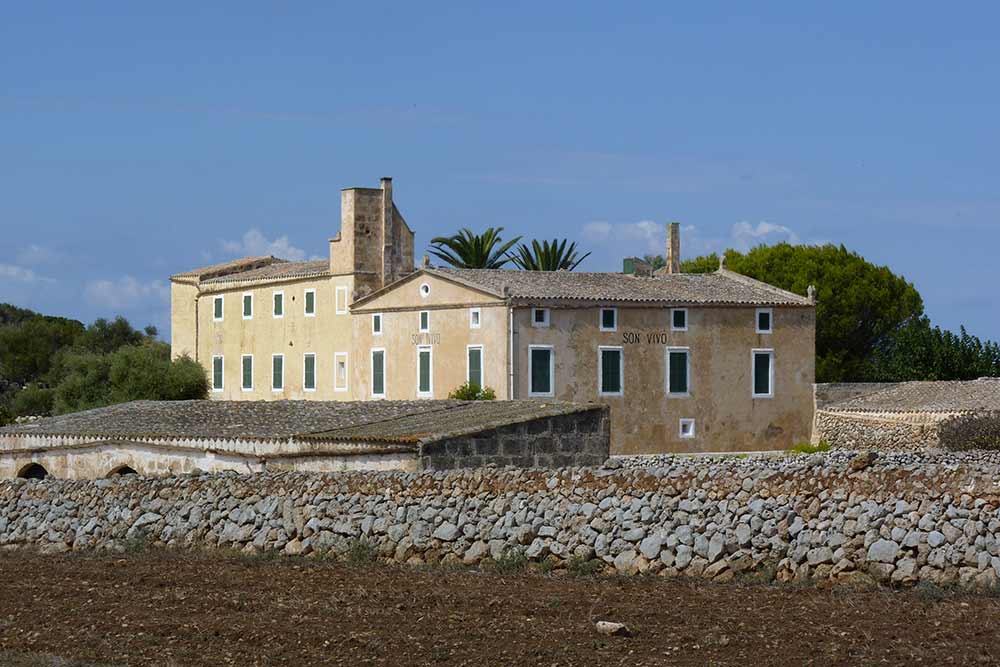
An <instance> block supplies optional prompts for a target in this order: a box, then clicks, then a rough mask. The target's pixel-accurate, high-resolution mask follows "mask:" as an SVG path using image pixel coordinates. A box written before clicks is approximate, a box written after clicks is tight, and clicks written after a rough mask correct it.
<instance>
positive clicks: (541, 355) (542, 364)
mask: <svg viewBox="0 0 1000 667" xmlns="http://www.w3.org/2000/svg"><path fill="white" fill-rule="evenodd" d="M551 354H552V350H532V351H531V392H532V393H533V394H547V393H550V392H551V391H552V378H551V376H550V374H549V370H550V368H549V364H550V363H551Z"/></svg>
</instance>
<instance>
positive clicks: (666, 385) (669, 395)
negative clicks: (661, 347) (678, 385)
mask: <svg viewBox="0 0 1000 667" xmlns="http://www.w3.org/2000/svg"><path fill="white" fill-rule="evenodd" d="M671 352H686V353H687V386H688V387H687V391H686V392H683V393H681V392H672V391H670V353H671ZM666 369H667V373H666V378H664V384H663V390H664V391H665V392H666V394H667V398H689V397H690V396H691V348H689V347H681V346H672V347H667V351H666Z"/></svg>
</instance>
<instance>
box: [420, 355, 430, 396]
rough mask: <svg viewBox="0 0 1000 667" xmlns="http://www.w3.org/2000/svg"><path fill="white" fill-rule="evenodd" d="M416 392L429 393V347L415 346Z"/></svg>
mask: <svg viewBox="0 0 1000 667" xmlns="http://www.w3.org/2000/svg"><path fill="white" fill-rule="evenodd" d="M417 393H418V394H430V393H431V349H430V348H429V347H420V348H417Z"/></svg>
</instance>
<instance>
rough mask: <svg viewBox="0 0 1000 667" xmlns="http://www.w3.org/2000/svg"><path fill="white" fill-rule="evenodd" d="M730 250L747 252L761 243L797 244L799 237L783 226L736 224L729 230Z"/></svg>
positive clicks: (759, 223)
mask: <svg viewBox="0 0 1000 667" xmlns="http://www.w3.org/2000/svg"><path fill="white" fill-rule="evenodd" d="M729 236H730V246H729V247H730V248H734V249H736V250H740V251H743V252H745V251H747V250H750V249H751V248H753V247H754V246H758V245H760V244H762V243H764V244H767V245H772V244H775V243H781V242H783V241H786V242H788V243H792V244H796V243H799V241H800V239H799V235H798V234H796V233H795V232H793V231H792V230H791V229H789V228H788V227H785V226H784V225H775V224H772V223H770V222H758V223H757V226H756V227H754V226H753V225H751V224H750V223H749V222H746V221H744V222H737V223H736V224H735V225H733V227H732V229H731V230H730V234H729Z"/></svg>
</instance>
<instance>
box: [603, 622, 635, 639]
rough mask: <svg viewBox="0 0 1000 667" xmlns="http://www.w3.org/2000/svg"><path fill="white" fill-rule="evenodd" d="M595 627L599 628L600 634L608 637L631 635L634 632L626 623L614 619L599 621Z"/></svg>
mask: <svg viewBox="0 0 1000 667" xmlns="http://www.w3.org/2000/svg"><path fill="white" fill-rule="evenodd" d="M594 629H595V630H597V632H598V633H599V634H602V635H607V636H608V637H631V636H632V632H631V631H630V630H629V629H628V626H626V625H625V624H624V623H615V622H613V621H598V622H597V623H595V624H594Z"/></svg>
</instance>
